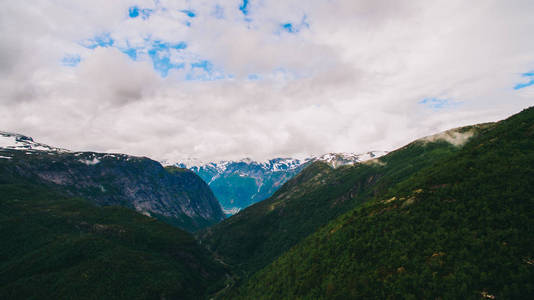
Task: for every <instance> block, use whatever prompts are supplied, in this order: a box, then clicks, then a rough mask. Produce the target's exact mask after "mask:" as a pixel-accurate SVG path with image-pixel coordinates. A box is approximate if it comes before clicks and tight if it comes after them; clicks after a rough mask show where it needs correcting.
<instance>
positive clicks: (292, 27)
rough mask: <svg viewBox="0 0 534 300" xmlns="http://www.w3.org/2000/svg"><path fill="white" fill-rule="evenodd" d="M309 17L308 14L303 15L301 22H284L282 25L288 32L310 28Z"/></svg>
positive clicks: (282, 28)
mask: <svg viewBox="0 0 534 300" xmlns="http://www.w3.org/2000/svg"><path fill="white" fill-rule="evenodd" d="M307 18H308V17H307V16H306V15H304V16H302V20H301V21H300V23H299V24H294V23H291V22H287V23H283V24H281V25H280V28H281V30H282V31H285V32H288V33H298V32H300V31H301V30H302V29H304V28H310V24H309V23H308V22H307V21H306V19H307Z"/></svg>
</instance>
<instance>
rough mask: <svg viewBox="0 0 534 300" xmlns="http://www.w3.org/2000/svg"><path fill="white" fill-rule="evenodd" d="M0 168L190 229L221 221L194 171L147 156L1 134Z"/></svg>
mask: <svg viewBox="0 0 534 300" xmlns="http://www.w3.org/2000/svg"><path fill="white" fill-rule="evenodd" d="M0 168H2V171H3V173H4V174H9V175H10V176H20V177H24V178H27V179H31V180H35V181H38V182H41V183H45V184H48V185H51V186H55V187H57V188H61V189H62V190H64V191H65V192H67V193H68V194H69V195H72V196H80V197H84V198H86V199H89V200H91V201H92V202H93V203H95V204H97V205H102V206H109V205H121V206H125V207H129V208H132V209H135V210H136V211H138V212H140V213H143V214H146V215H148V216H154V217H157V218H160V219H162V220H165V221H167V222H169V223H171V224H173V225H177V226H178V227H181V228H183V229H186V230H189V231H194V230H197V229H199V228H202V227H205V226H208V225H210V224H214V223H217V222H219V221H220V220H222V218H223V213H222V210H221V208H220V205H219V203H218V202H217V200H216V198H215V196H214V195H213V193H212V192H211V190H210V188H209V187H208V186H207V185H206V184H205V183H204V182H203V181H202V179H200V178H199V177H198V176H196V175H195V174H194V173H193V172H191V171H189V170H186V169H180V168H176V167H167V168H164V167H163V166H161V165H160V164H159V163H158V162H156V161H153V160H151V159H148V158H145V157H135V156H130V155H125V154H110V153H95V152H73V151H68V150H65V149H61V148H55V147H51V146H48V145H44V144H41V143H37V142H34V141H33V139H32V138H30V137H27V136H24V135H20V134H13V133H7V132H0Z"/></svg>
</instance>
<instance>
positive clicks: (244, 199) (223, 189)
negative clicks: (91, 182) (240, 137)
mask: <svg viewBox="0 0 534 300" xmlns="http://www.w3.org/2000/svg"><path fill="white" fill-rule="evenodd" d="M385 153H386V152H384V151H372V152H368V153H364V154H354V153H330V154H325V155H323V156H319V157H310V158H306V159H302V160H300V159H293V158H275V159H271V160H269V161H266V162H257V161H253V160H250V159H243V160H240V161H220V162H210V163H201V162H197V161H186V162H181V163H177V164H175V165H176V166H179V167H181V168H188V169H190V170H191V171H193V172H195V173H196V174H198V175H199V176H200V177H202V179H204V181H206V182H207V183H208V184H209V186H210V187H211V189H212V190H213V193H214V194H215V196H216V197H217V199H218V200H219V202H220V203H221V206H222V207H223V210H224V212H225V214H227V215H232V214H235V213H237V212H238V211H240V210H241V209H243V208H245V207H248V206H250V205H252V204H254V203H256V202H259V201H261V200H264V199H267V198H269V197H270V196H271V195H272V194H273V193H274V192H275V191H276V190H277V189H279V188H280V187H281V186H282V185H283V184H284V183H285V182H286V181H288V180H289V179H291V178H292V177H293V176H295V175H296V174H298V173H299V172H300V171H301V170H302V169H303V168H304V167H306V166H308V165H309V164H310V163H312V162H314V161H323V162H325V163H327V164H329V165H331V166H332V167H340V166H343V165H352V164H355V163H358V162H362V161H365V160H368V159H372V158H376V157H379V156H382V155H384V154H385Z"/></svg>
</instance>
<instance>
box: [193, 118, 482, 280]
mask: <svg viewBox="0 0 534 300" xmlns="http://www.w3.org/2000/svg"><path fill="white" fill-rule="evenodd" d="M491 126H492V125H491V124H484V125H479V126H469V127H464V128H460V129H456V130H453V131H451V133H450V134H453V136H455V135H456V134H459V135H461V134H463V133H465V132H470V133H471V134H473V135H476V134H478V132H480V131H481V130H485V129H484V128H488V127H491ZM459 149H460V148H459V147H457V146H454V145H452V144H451V143H449V142H446V141H445V140H443V139H431V140H419V141H416V142H414V143H411V144H409V145H407V146H406V147H403V148H401V149H399V150H397V151H394V152H392V153H390V154H388V155H386V156H384V157H382V158H379V159H375V160H372V161H368V162H366V163H363V164H357V165H355V166H345V167H340V168H337V169H333V168H331V167H330V166H328V165H327V164H325V163H322V162H315V163H313V164H312V165H310V166H309V167H307V168H306V169H304V170H303V171H302V172H301V173H300V174H299V175H297V176H295V177H294V178H293V179H291V180H289V181H288V182H287V183H286V184H285V185H284V186H283V187H282V188H280V190H278V191H277V192H276V193H275V194H274V195H273V196H272V197H271V198H269V199H267V200H264V201H262V202H259V203H257V204H255V205H253V206H251V207H248V208H247V209H245V210H243V211H241V212H239V213H238V214H237V215H234V216H232V217H230V218H229V219H227V220H225V221H223V222H221V223H220V224H217V225H215V226H213V227H211V228H209V229H207V230H204V231H201V232H200V233H199V235H198V236H199V237H200V239H201V240H202V243H203V244H204V245H206V246H207V247H208V248H210V249H211V250H212V251H214V252H215V253H216V254H217V255H218V256H220V257H221V258H222V259H223V260H224V261H225V262H227V263H229V264H231V265H233V266H234V267H235V269H236V270H238V271H240V272H238V273H241V275H242V276H243V277H245V278H246V277H247V276H249V275H250V274H252V273H254V272H255V271H257V270H259V269H261V268H262V267H264V266H266V265H267V264H269V263H271V262H272V261H273V260H274V259H275V258H276V257H278V256H279V255H280V254H282V253H284V252H285V251H287V250H289V249H290V248H291V247H292V246H294V245H295V244H296V243H298V242H299V241H300V240H302V239H303V238H304V237H306V236H308V235H309V234H311V233H313V232H314V231H316V230H317V229H318V228H319V227H321V226H324V225H325V224H327V223H328V222H329V221H332V220H333V219H335V218H336V217H338V216H339V215H341V214H343V213H345V212H347V211H349V210H350V209H352V208H354V207H356V206H358V205H360V204H361V203H364V202H365V201H367V200H368V199H371V198H373V197H375V196H377V195H382V194H385V193H386V192H387V191H388V190H389V189H390V188H391V187H392V184H393V183H397V182H399V181H401V180H404V179H406V178H408V177H409V176H411V175H413V174H416V173H417V172H418V171H419V170H421V169H422V168H425V167H428V166H431V165H433V164H434V163H435V162H436V161H439V160H440V159H442V158H445V157H450V156H451V155H453V154H454V153H456V152H457V151H459Z"/></svg>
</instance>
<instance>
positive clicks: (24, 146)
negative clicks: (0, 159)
mask: <svg viewBox="0 0 534 300" xmlns="http://www.w3.org/2000/svg"><path fill="white" fill-rule="evenodd" d="M0 148H4V149H11V150H26V151H47V152H69V151H68V150H66V149H61V148H56V147H50V146H48V145H45V144H41V143H37V142H34V141H33V139H32V138H31V137H28V136H25V135H22V134H17V133H10V132H5V131H0Z"/></svg>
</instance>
